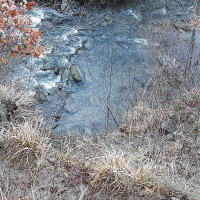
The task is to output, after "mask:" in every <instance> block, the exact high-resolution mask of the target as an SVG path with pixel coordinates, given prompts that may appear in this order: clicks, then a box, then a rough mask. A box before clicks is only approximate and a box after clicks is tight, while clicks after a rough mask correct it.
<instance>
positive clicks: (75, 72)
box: [69, 64, 83, 82]
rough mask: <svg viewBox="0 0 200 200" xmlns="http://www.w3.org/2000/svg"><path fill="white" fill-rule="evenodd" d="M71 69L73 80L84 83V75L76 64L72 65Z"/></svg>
mask: <svg viewBox="0 0 200 200" xmlns="http://www.w3.org/2000/svg"><path fill="white" fill-rule="evenodd" d="M69 69H70V72H71V76H72V78H73V80H74V81H75V82H82V81H83V76H82V73H81V71H80V69H79V68H78V67H77V66H76V65H75V64H71V65H70V68H69Z"/></svg>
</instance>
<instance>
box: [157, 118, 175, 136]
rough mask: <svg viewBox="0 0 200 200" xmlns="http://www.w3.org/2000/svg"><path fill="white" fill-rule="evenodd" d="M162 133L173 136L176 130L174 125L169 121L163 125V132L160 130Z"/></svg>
mask: <svg viewBox="0 0 200 200" xmlns="http://www.w3.org/2000/svg"><path fill="white" fill-rule="evenodd" d="M160 131H161V132H162V133H165V134H167V135H168V134H171V133H173V132H174V131H175V129H174V126H173V123H172V121H171V120H168V121H165V122H163V123H162V124H161V130H160Z"/></svg>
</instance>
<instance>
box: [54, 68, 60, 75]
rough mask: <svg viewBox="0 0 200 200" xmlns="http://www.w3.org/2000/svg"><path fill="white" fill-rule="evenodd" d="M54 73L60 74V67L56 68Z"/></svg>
mask: <svg viewBox="0 0 200 200" xmlns="http://www.w3.org/2000/svg"><path fill="white" fill-rule="evenodd" d="M54 74H56V75H59V74H60V67H55V68H54Z"/></svg>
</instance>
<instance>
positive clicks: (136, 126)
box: [119, 103, 168, 134]
mask: <svg viewBox="0 0 200 200" xmlns="http://www.w3.org/2000/svg"><path fill="white" fill-rule="evenodd" d="M167 115H168V113H167V111H166V109H164V108H161V107H158V108H152V107H151V106H150V105H148V104H147V103H139V104H138V105H137V106H135V107H134V109H133V111H129V114H128V116H127V123H126V124H123V125H122V126H120V128H119V129H120V131H123V132H126V133H128V134H136V133H137V134H139V133H140V134H141V133H145V132H146V131H153V130H156V129H158V128H159V127H160V124H161V123H162V121H163V120H164V119H166V117H167Z"/></svg>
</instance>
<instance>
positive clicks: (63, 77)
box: [61, 68, 71, 85]
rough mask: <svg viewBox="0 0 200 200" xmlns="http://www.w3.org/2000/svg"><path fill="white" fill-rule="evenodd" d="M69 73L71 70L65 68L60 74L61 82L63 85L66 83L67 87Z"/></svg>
mask: <svg viewBox="0 0 200 200" xmlns="http://www.w3.org/2000/svg"><path fill="white" fill-rule="evenodd" d="M70 73H71V70H70V69H69V68H66V69H65V70H64V71H63V73H62V74H61V81H62V82H63V83H66V84H67V85H69V83H70V82H71V78H70V76H71V74H70Z"/></svg>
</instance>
